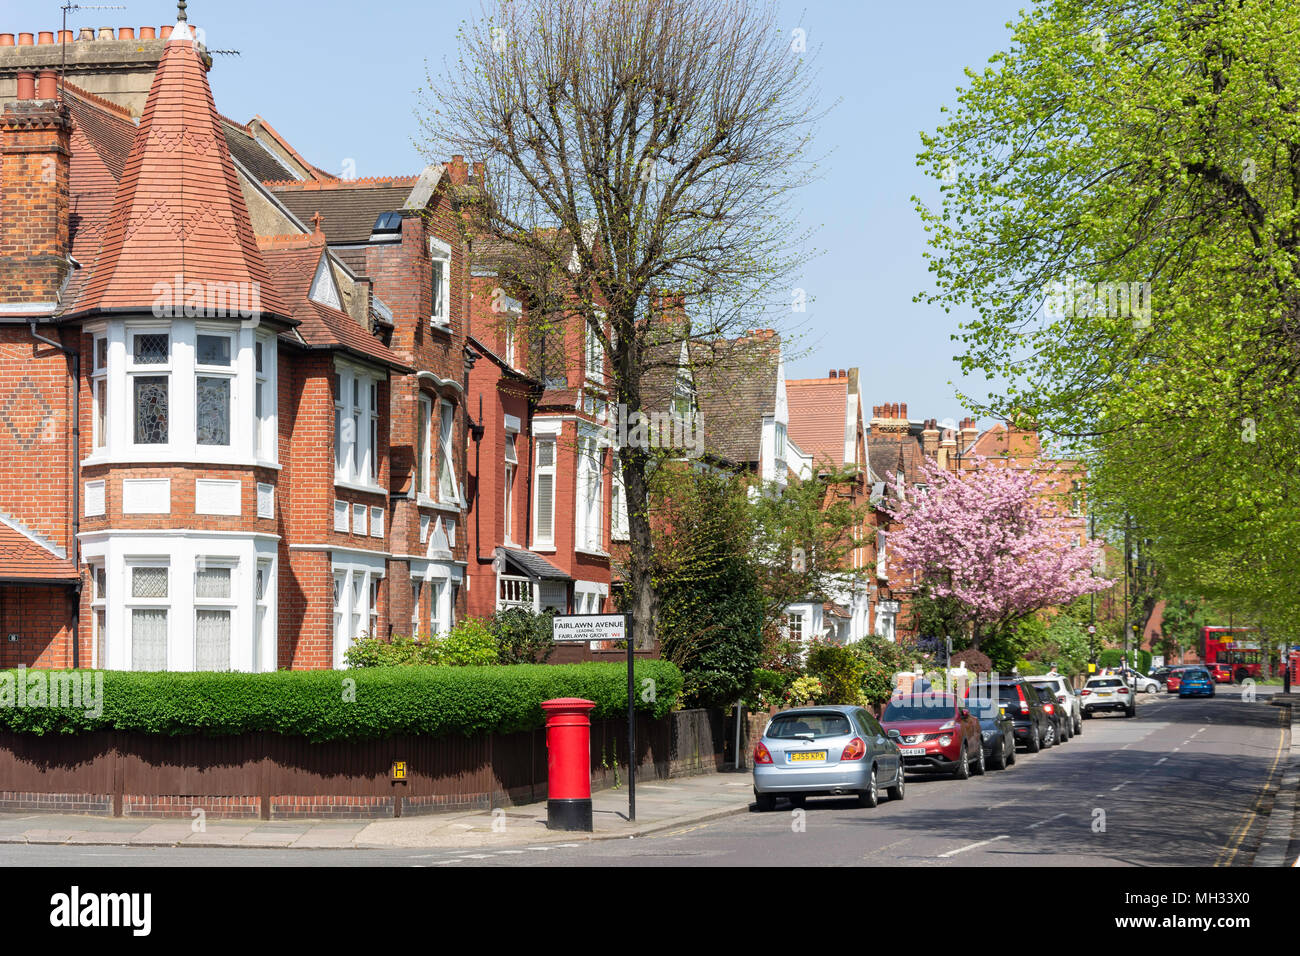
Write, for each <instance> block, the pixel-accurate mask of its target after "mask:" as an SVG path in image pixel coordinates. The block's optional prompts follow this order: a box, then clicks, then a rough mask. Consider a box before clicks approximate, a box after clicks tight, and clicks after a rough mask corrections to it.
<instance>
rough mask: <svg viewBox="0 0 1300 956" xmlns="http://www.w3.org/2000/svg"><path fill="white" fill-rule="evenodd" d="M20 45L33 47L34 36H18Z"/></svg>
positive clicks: (24, 34)
mask: <svg viewBox="0 0 1300 956" xmlns="http://www.w3.org/2000/svg"><path fill="white" fill-rule="evenodd" d="M18 45H19V46H31V45H32V35H31V34H30V33H20V34H18Z"/></svg>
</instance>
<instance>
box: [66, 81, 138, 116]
mask: <svg viewBox="0 0 1300 956" xmlns="http://www.w3.org/2000/svg"><path fill="white" fill-rule="evenodd" d="M63 89H64V90H70V91H71V92H72V95H73V96H75V97H77V98H78V99H82V100H85V101H86V102H87V103H88V104H90V105H92V106H98V107H102V108H103V109H104V110H105V111H106V112H109V113H115V114H117V116H118V117H119V118H121V119H124V120H127V121H128V122H129V123H130V124H131V125H132V126H134V125H135V116H134V115H133V114H132V113H131V111H130V110H128V109H127V108H126V107H125V106H119V105H118V104H117V103H114V102H113V101H112V100H106V99H104V97H102V96H100V95H99V94H98V93H92V92H90V90H83V89H82V88H81V87H79V86H77V84H75V83H69V82H68V81H67V80H64V81H63Z"/></svg>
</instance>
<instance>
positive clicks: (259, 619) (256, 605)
mask: <svg viewBox="0 0 1300 956" xmlns="http://www.w3.org/2000/svg"><path fill="white" fill-rule="evenodd" d="M259 579H260V580H261V581H262V593H261V595H258V593H257V582H258V580H259ZM274 595H275V561H274V559H272V558H258V559H257V566H256V570H255V571H254V572H253V668H252V669H253V673H255V674H260V673H263V672H266V671H273V670H275V653H276V647H275V645H276V640H275V639H276V626H275V623H276V622H275V600H274Z"/></svg>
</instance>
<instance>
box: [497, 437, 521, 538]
mask: <svg viewBox="0 0 1300 956" xmlns="http://www.w3.org/2000/svg"><path fill="white" fill-rule="evenodd" d="M504 459H505V461H504V466H503V474H502V495H503V499H502V504H501V521H502V526H503V531H504V534H503V538H504V540H505V543H506V544H514V543H515V539H514V524H515V521H514V518H515V508H514V492H515V477H516V475H517V474H518V472H519V433H518V432H510V431H508V432H506V443H505V455H504Z"/></svg>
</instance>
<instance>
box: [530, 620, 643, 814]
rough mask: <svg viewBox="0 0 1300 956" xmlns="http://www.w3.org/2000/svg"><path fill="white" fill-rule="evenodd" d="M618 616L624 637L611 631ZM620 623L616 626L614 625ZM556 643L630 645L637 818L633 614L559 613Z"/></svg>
mask: <svg viewBox="0 0 1300 956" xmlns="http://www.w3.org/2000/svg"><path fill="white" fill-rule="evenodd" d="M615 618H617V619H618V620H619V621H621V622H622V627H621V631H622V636H621V637H619V636H617V634H611V633H609V632H608V629H609V626H610V625H613V624H615V622H614V620H613V619H615ZM615 626H617V625H615ZM551 628H552V631H551V633H552V636H553V637H554V639H555V642H556V643H557V644H564V643H591V642H592V641H610V640H622V641H623V642H624V643H625V644H626V645H627V818H628V820H629V821H635V820H636V698H635V697H634V696H633V695H634V694H635V693H636V681H635V677H634V675H633V670H632V665H633V661H634V660H635V655H634V654H633V645H632V616H631V615H630V614H557V615H555V617H554V618H553V623H552V625H551Z"/></svg>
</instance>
